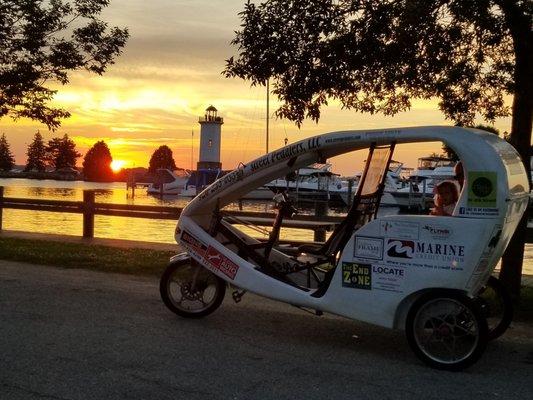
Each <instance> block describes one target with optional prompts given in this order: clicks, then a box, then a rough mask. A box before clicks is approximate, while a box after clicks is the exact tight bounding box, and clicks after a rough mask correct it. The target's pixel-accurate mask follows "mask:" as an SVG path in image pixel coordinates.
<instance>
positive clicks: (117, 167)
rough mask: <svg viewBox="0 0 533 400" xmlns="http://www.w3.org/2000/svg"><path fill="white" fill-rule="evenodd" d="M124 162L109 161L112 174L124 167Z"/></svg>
mask: <svg viewBox="0 0 533 400" xmlns="http://www.w3.org/2000/svg"><path fill="white" fill-rule="evenodd" d="M124 164H125V161H124V160H113V161H111V169H112V170H113V172H118V171H120V170H121V169H122V168H123V167H124Z"/></svg>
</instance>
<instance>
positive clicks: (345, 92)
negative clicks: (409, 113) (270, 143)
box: [224, 0, 533, 293]
mask: <svg viewBox="0 0 533 400" xmlns="http://www.w3.org/2000/svg"><path fill="white" fill-rule="evenodd" d="M532 14H533V2H531V1H530V0H442V1H432V0H381V1H375V0H335V1H334V0H321V1H316V0H270V1H266V2H263V3H261V4H259V5H255V4H252V3H250V2H247V3H246V5H245V8H244V11H242V12H241V14H240V15H241V20H242V25H241V29H240V31H238V32H237V33H236V37H235V38H234V40H233V42H232V43H233V44H234V45H236V46H237V47H238V50H239V54H238V56H237V58H234V57H232V58H230V59H229V60H227V62H226V68H225V71H224V73H225V74H226V76H228V77H240V78H243V79H247V80H250V81H251V83H252V85H257V84H265V82H266V81H267V80H268V79H270V80H271V81H272V83H273V88H274V89H273V93H274V94H275V95H277V96H278V98H279V99H280V100H281V102H282V104H281V106H280V108H279V109H278V110H277V111H276V114H277V115H278V116H279V117H284V118H288V119H289V120H292V121H295V122H296V123H297V124H298V125H299V124H301V122H302V121H303V119H304V118H306V117H309V118H311V119H313V120H318V119H319V118H320V108H321V106H323V105H326V104H327V102H328V99H337V100H339V101H340V103H341V104H342V106H343V107H345V108H348V109H353V110H356V111H361V112H369V113H377V112H382V113H384V114H386V115H394V114H396V113H398V112H400V111H404V110H407V109H409V108H410V106H411V99H414V98H421V99H430V98H438V99H439V108H440V109H441V110H442V112H443V113H444V115H445V116H446V118H449V119H451V120H452V121H454V122H455V123H458V124H460V125H473V121H474V119H475V117H476V115H480V116H481V117H482V118H483V119H485V120H487V121H494V120H495V119H496V118H498V117H503V116H507V115H509V113H510V112H511V111H512V126H511V134H510V139H509V140H510V143H511V144H512V145H513V146H514V147H515V148H516V149H517V150H518V151H519V153H520V155H521V156H522V159H523V161H524V166H525V168H526V171H527V172H528V174H529V172H530V165H529V147H530V144H531V129H532V124H533V122H532V114H533V32H532V29H531V28H532V26H531V24H532V22H531V21H532ZM506 95H510V96H512V97H513V103H512V108H511V110H510V109H509V107H507V106H506V104H505V102H504V96H506ZM526 214H527V213H526ZM526 225H527V215H525V216H524V219H523V220H522V221H521V223H520V225H519V228H518V229H517V231H516V233H515V236H514V238H513V240H512V241H511V244H510V245H509V247H508V249H507V252H506V255H505V256H504V262H503V265H502V273H501V274H500V277H501V278H502V279H503V280H504V281H505V283H506V284H507V285H508V286H509V287H511V288H512V289H513V290H514V292H515V293H518V291H519V288H520V276H521V263H522V261H521V260H522V259H523V252H524V243H525V233H526ZM518 260H520V261H519V262H518ZM518 264H520V265H518Z"/></svg>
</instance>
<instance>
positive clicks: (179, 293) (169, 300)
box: [159, 257, 226, 318]
mask: <svg viewBox="0 0 533 400" xmlns="http://www.w3.org/2000/svg"><path fill="white" fill-rule="evenodd" d="M159 292H160V294H161V299H162V300H163V303H165V305H166V306H167V307H168V308H169V309H170V310H171V311H172V312H174V313H176V314H177V315H179V316H181V317H185V318H201V317H204V316H206V315H208V314H211V313H212V312H213V311H215V310H216V309H217V308H218V307H219V306H220V304H221V303H222V300H223V299H224V294H225V293H226V282H224V280H222V279H220V278H219V277H218V276H216V275H215V274H213V273H212V272H211V271H209V270H207V269H205V268H204V267H202V266H201V265H200V264H198V263H197V262H196V261H194V260H192V259H191V258H190V257H188V258H185V259H182V260H179V261H175V262H172V263H170V264H169V265H168V266H167V268H166V269H165V271H164V272H163V275H162V276H161V281H160V283H159Z"/></svg>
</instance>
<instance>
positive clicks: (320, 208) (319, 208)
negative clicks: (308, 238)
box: [313, 201, 328, 242]
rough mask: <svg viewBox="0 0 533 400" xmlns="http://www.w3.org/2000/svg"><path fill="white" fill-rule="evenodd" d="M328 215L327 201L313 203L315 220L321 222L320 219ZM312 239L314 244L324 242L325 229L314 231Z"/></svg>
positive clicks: (320, 228)
mask: <svg viewBox="0 0 533 400" xmlns="http://www.w3.org/2000/svg"><path fill="white" fill-rule="evenodd" d="M327 214H328V202H327V201H317V202H316V203H315V216H316V217H317V220H319V221H320V220H321V219H322V217H325V216H326V215H327ZM314 232H315V234H314V238H313V240H314V241H315V242H325V241H326V228H323V227H319V228H315V229H314Z"/></svg>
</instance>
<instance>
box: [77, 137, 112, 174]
mask: <svg viewBox="0 0 533 400" xmlns="http://www.w3.org/2000/svg"><path fill="white" fill-rule="evenodd" d="M112 161H113V157H111V152H110V151H109V147H107V144H106V143H105V142H104V141H103V140H101V141H99V142H96V143H95V144H94V146H93V147H91V148H90V149H89V151H88V152H87V154H85V158H84V159H83V176H84V178H85V180H86V181H95V182H109V181H112V180H113V171H112V169H111V162H112Z"/></svg>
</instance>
